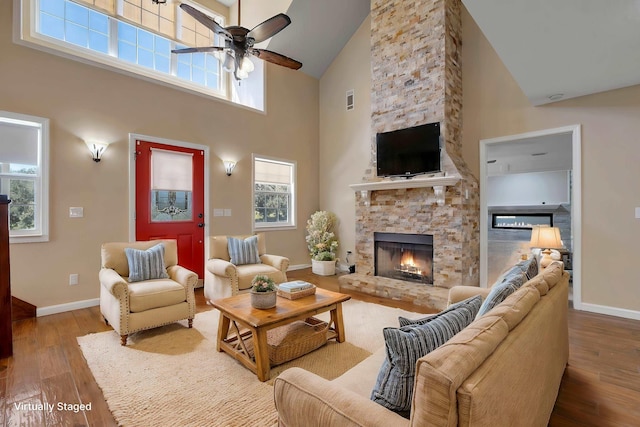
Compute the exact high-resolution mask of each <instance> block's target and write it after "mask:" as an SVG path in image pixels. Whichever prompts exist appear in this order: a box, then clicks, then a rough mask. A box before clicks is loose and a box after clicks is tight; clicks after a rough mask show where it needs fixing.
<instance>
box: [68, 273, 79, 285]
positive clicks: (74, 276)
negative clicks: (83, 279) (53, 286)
mask: <svg viewBox="0 0 640 427" xmlns="http://www.w3.org/2000/svg"><path fill="white" fill-rule="evenodd" d="M77 284H78V275H77V274H75V273H74V274H70V275H69V286H75V285H77Z"/></svg>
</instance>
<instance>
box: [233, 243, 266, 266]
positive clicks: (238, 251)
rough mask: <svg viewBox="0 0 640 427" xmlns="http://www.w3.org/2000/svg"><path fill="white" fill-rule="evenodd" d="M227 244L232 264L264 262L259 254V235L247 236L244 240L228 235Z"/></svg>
mask: <svg viewBox="0 0 640 427" xmlns="http://www.w3.org/2000/svg"><path fill="white" fill-rule="evenodd" d="M227 246H228V248H229V257H230V258H231V264H235V265H243V264H260V263H261V262H262V261H260V255H259V254H258V236H251V237H247V238H246V239H244V240H241V239H236V238H235V237H227Z"/></svg>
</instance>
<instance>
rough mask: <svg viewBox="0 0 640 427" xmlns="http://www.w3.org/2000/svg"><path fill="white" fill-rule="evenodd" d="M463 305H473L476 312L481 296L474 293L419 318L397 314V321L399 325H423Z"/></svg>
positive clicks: (480, 302)
mask: <svg viewBox="0 0 640 427" xmlns="http://www.w3.org/2000/svg"><path fill="white" fill-rule="evenodd" d="M463 305H469V306H471V307H473V308H474V309H475V310H476V313H477V312H478V310H479V309H480V306H481V305H482V297H481V296H480V295H476V296H473V297H471V298H467V299H466V300H464V301H459V302H457V303H455V304H451V305H450V306H449V307H447V308H446V309H445V310H443V311H441V312H440V313H436V314H432V315H429V316H427V317H423V318H421V319H407V318H406V317H402V316H398V323H400V327H402V326H407V325H424V324H425V323H428V322H431V321H433V320H435V319H437V318H438V317H440V316H444V315H445V314H447V313H449V312H450V311H454V310H456V309H457V308H458V307H460V306H463Z"/></svg>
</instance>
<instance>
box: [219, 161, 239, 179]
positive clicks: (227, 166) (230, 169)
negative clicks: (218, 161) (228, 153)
mask: <svg viewBox="0 0 640 427" xmlns="http://www.w3.org/2000/svg"><path fill="white" fill-rule="evenodd" d="M222 163H224V171H225V172H226V173H227V176H231V172H233V168H235V167H236V162H234V161H233V160H223V161H222Z"/></svg>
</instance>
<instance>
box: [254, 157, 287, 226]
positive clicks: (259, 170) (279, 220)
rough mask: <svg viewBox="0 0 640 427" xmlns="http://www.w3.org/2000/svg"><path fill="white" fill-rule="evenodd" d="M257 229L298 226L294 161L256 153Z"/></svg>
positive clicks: (255, 208)
mask: <svg viewBox="0 0 640 427" xmlns="http://www.w3.org/2000/svg"><path fill="white" fill-rule="evenodd" d="M253 177H254V179H253V206H254V228H256V229H259V228H283V227H285V228H286V227H294V226H295V191H294V189H295V163H294V162H289V161H285V160H275V159H269V158H264V157H257V156H254V159H253Z"/></svg>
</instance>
